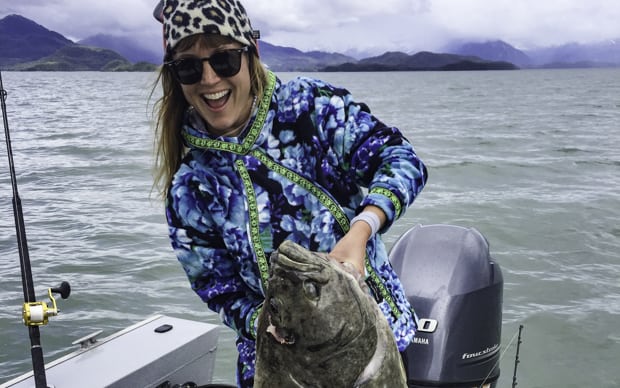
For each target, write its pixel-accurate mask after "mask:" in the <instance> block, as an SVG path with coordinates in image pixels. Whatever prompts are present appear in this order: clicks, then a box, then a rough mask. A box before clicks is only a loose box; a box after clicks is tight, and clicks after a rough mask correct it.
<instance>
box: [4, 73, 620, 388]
mask: <svg viewBox="0 0 620 388" xmlns="http://www.w3.org/2000/svg"><path fill="white" fill-rule="evenodd" d="M309 75H311V76H316V77H318V78H322V79H325V80H328V81H331V82H333V83H336V84H338V85H341V86H345V87H347V88H348V89H349V90H351V91H352V92H353V94H354V95H355V96H356V97H357V99H358V100H361V101H365V102H366V103H368V105H369V106H370V107H371V109H372V111H373V113H375V114H376V115H377V116H378V117H379V118H380V119H381V120H382V121H384V122H386V123H388V124H391V125H395V126H397V127H399V128H401V129H402V130H403V131H404V132H405V133H406V135H407V137H408V138H409V139H410V140H411V141H412V143H413V144H414V146H415V148H416V150H417V152H418V154H419V155H420V156H421V158H422V159H423V160H424V161H425V162H426V163H427V165H428V167H429V174H430V179H429V182H428V186H427V187H426V189H425V190H424V192H423V193H422V194H421V195H420V196H419V198H418V199H417V201H416V203H415V204H414V205H413V207H412V208H410V209H409V211H408V213H407V214H406V215H405V216H404V217H403V218H402V219H400V220H399V221H398V222H397V224H396V225H394V227H393V228H392V230H391V231H390V232H389V233H388V234H387V235H385V240H386V242H387V244H388V246H391V245H392V244H393V243H394V242H395V241H396V239H397V238H398V236H399V235H400V234H402V233H403V232H404V231H406V230H407V229H408V228H410V227H412V226H414V225H416V224H453V225H460V226H467V227H474V228H476V229H478V230H479V231H480V232H481V233H482V234H483V235H484V236H485V237H486V238H487V240H488V241H489V243H490V249H491V255H492V256H493V258H494V259H495V260H496V261H497V262H498V263H499V265H500V267H501V269H502V272H503V275H504V282H505V284H504V305H503V330H502V352H503V353H504V356H503V358H502V360H501V370H502V374H501V377H500V383H499V387H510V386H511V384H512V374H513V367H514V355H515V351H516V346H515V345H516V344H515V341H514V335H515V334H516V332H517V330H518V327H519V325H521V324H522V325H524V331H523V343H522V344H521V352H520V361H521V362H520V364H519V367H518V374H517V381H518V386H519V387H525V388H530V387H540V388H543V387H544V388H546V387H563V388H564V387H598V388H603V387H620V370H619V369H618V360H620V226H619V220H620V70H619V69H592V70H522V71H510V72H400V73H324V74H321V73H318V74H309ZM279 76H281V78H283V79H289V78H291V77H292V76H294V74H290V73H283V74H279ZM2 77H3V82H4V88H5V89H6V90H7V91H8V93H9V94H8V100H7V113H8V119H9V126H10V129H11V137H12V143H13V144H12V145H13V153H14V160H15V169H16V173H17V179H18V184H19V193H20V196H21V199H22V206H23V210H24V217H25V221H26V231H27V235H28V243H29V247H30V258H31V261H32V267H33V268H32V271H33V277H34V281H35V285H36V290H37V297H38V298H39V300H45V299H46V296H45V292H46V291H45V290H46V289H47V287H50V286H56V285H57V284H59V283H60V282H61V281H63V280H66V281H69V282H70V283H71V286H72V288H73V292H72V295H71V297H70V298H69V299H67V300H61V299H59V301H58V303H59V307H60V309H61V310H62V311H61V314H60V315H59V316H58V317H54V318H52V319H51V321H50V324H49V325H47V326H45V327H43V328H42V329H41V336H42V345H43V350H44V354H45V358H46V361H50V360H52V359H55V358H57V357H59V356H61V355H63V354H66V353H68V352H70V351H72V350H74V349H75V348H73V347H72V346H71V342H72V341H73V340H75V339H77V338H80V337H83V336H85V335H87V334H90V333H92V332H94V331H96V330H103V331H104V334H102V336H107V335H110V334H112V333H114V332H116V331H118V330H120V329H122V328H124V327H126V326H128V325H130V324H133V323H136V322H138V321H140V320H142V319H144V318H146V317H148V316H150V315H152V314H156V313H162V314H167V315H172V316H178V317H184V318H190V319H197V320H204V321H207V322H211V323H219V320H218V318H217V316H215V314H213V313H211V312H209V311H208V310H207V309H206V306H205V305H203V304H202V303H201V302H200V300H199V299H198V297H197V296H195V295H194V294H193V292H192V291H191V290H190V289H189V285H188V283H187V281H186V279H185V276H184V274H183V272H182V270H181V268H180V266H179V265H178V264H177V262H176V259H175V258H174V256H173V254H172V252H171V249H170V246H169V243H168V239H167V237H166V226H165V221H164V217H163V205H162V203H161V201H159V200H158V198H157V195H156V193H154V192H152V190H151V183H152V178H151V164H152V159H153V158H152V142H153V139H152V135H151V132H152V128H151V106H149V104H148V100H149V93H150V90H151V86H152V83H153V82H154V75H153V74H148V73H119V74H112V73H90V72H85V73H44V72H43V73H12V72H3V73H2ZM11 200H12V191H11V185H10V179H9V169H8V160H7V158H6V147H5V145H4V142H2V147H0V279H2V281H1V282H0V382H4V381H6V380H9V379H10V378H12V377H15V376H17V375H19V374H21V373H24V372H26V371H28V370H29V368H31V365H30V351H29V340H28V335H27V330H26V328H25V327H24V326H23V325H22V323H21V304H22V302H23V301H22V298H23V293H22V288H21V278H20V272H19V259H18V253H17V247H16V242H15V227H14V219H13V213H12V206H11ZM235 358H236V352H235V349H234V336H233V334H232V331H230V330H228V329H223V330H222V334H221V338H220V344H219V349H218V356H217V361H216V374H215V380H216V381H217V382H227V383H231V382H234V360H235Z"/></svg>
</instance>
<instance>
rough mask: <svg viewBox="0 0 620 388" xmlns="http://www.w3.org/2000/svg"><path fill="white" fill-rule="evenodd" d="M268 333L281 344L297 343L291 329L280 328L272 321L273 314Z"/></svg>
mask: <svg viewBox="0 0 620 388" xmlns="http://www.w3.org/2000/svg"><path fill="white" fill-rule="evenodd" d="M267 333H269V334H271V335H272V336H273V338H274V339H275V340H276V341H277V342H278V343H280V345H293V344H294V343H295V336H294V335H293V333H291V332H290V331H289V330H287V329H285V328H278V327H276V326H275V325H274V324H273V323H272V322H271V315H270V316H269V326H267Z"/></svg>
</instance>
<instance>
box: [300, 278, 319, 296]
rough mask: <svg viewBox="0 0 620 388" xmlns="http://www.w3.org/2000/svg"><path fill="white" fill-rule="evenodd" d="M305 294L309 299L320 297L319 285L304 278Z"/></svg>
mask: <svg viewBox="0 0 620 388" xmlns="http://www.w3.org/2000/svg"><path fill="white" fill-rule="evenodd" d="M303 287H304V294H305V295H306V297H307V298H309V299H319V296H320V295H319V291H320V290H319V286H318V285H317V284H316V283H314V282H312V281H309V280H304V285H303Z"/></svg>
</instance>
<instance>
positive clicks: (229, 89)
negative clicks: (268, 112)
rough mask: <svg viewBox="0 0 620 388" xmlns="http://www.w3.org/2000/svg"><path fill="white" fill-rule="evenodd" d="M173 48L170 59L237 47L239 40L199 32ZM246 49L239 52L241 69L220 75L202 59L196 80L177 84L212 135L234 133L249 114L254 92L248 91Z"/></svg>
mask: <svg viewBox="0 0 620 388" xmlns="http://www.w3.org/2000/svg"><path fill="white" fill-rule="evenodd" d="M179 46H181V49H179V50H177V51H176V52H175V55H174V59H175V60H178V59H183V58H187V57H198V58H206V57H211V56H212V55H213V54H215V53H217V52H220V51H223V50H229V49H238V48H241V44H239V43H237V42H235V41H233V40H231V39H227V38H223V37H205V36H204V35H203V36H201V38H200V39H198V40H196V41H195V43H193V44H192V45H191V46H189V47H187V48H184V47H182V45H179ZM248 55H249V54H248V53H247V52H244V53H242V54H241V69H240V70H239V73H237V74H235V75H234V76H232V77H220V76H219V75H218V74H217V73H216V72H215V71H214V70H213V68H212V67H211V65H210V64H209V62H208V61H204V62H203V63H202V66H203V72H202V78H201V79H200V81H198V82H196V83H194V84H189V85H186V84H181V88H182V90H183V95H184V96H185V99H186V100H187V102H188V103H189V104H190V105H191V106H193V107H194V109H195V110H196V112H197V113H198V114H199V115H200V116H201V117H202V119H203V120H204V121H205V122H206V123H207V128H208V130H209V132H210V133H211V134H212V135H214V136H237V135H238V134H239V133H240V132H241V131H242V130H243V128H244V127H245V125H246V123H247V121H248V120H249V118H250V113H251V112H250V111H251V109H252V102H253V100H254V96H253V95H252V93H251V92H250V88H251V84H250V71H249V66H248Z"/></svg>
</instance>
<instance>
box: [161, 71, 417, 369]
mask: <svg viewBox="0 0 620 388" xmlns="http://www.w3.org/2000/svg"><path fill="white" fill-rule="evenodd" d="M269 76H270V78H269V79H270V81H269V84H268V87H267V89H266V91H265V94H264V95H263V96H262V98H261V97H259V99H258V105H257V107H256V108H255V110H254V112H253V116H252V118H251V120H250V122H249V124H248V126H247V128H246V129H245V130H244V131H243V133H242V134H241V135H240V136H239V137H234V138H227V137H220V138H213V137H211V136H210V135H209V134H207V132H206V131H205V130H204V127H203V124H201V121H200V120H199V119H196V117H195V116H196V115H195V114H192V112H191V111H190V112H188V115H187V120H186V124H185V125H184V127H183V129H182V135H183V137H184V139H185V142H186V146H187V147H188V148H189V152H188V154H187V155H186V157H185V158H184V160H183V163H182V164H181V166H180V168H179V170H178V171H177V173H176V174H175V176H174V178H173V181H172V185H171V187H170V190H169V193H168V198H167V204H166V207H167V219H168V223H169V230H170V238H171V240H172V246H173V248H174V251H175V253H176V255H177V257H178V259H179V261H180V262H181V264H182V265H183V268H184V269H185V272H186V273H187V276H188V278H189V281H190V283H191V286H192V288H193V290H194V291H195V292H196V293H197V294H198V295H199V296H200V297H201V298H202V300H203V301H204V302H206V303H207V305H208V306H209V308H210V309H211V310H213V311H215V312H217V313H219V315H220V317H221V319H222V321H223V322H224V324H226V325H227V326H229V327H231V328H232V329H233V330H235V331H236V332H237V334H238V340H237V348H238V351H239V369H238V377H239V378H240V380H246V381H247V379H251V378H252V377H253V375H254V357H255V338H256V325H257V319H256V317H257V315H258V312H259V311H260V308H261V306H262V303H263V300H264V289H265V283H266V282H267V277H268V267H269V255H270V254H271V252H273V251H274V250H275V249H277V248H278V246H279V245H280V243H282V242H283V241H284V240H293V241H294V242H296V243H298V244H300V245H302V246H304V247H306V248H308V249H310V250H312V251H319V252H329V251H330V250H331V249H332V248H333V247H334V245H335V244H336V242H337V241H338V240H339V239H340V238H341V237H342V236H343V235H344V234H345V233H346V232H347V231H348V230H349V222H350V220H351V219H352V218H353V217H354V216H355V215H356V214H357V213H359V212H360V211H361V209H362V208H363V207H364V206H366V205H375V206H378V207H380V208H381V209H382V210H383V211H384V212H385V214H386V215H387V223H386V225H385V226H384V227H383V228H382V230H381V232H385V231H386V230H387V229H388V228H389V227H390V225H391V224H392V223H393V222H394V220H396V219H397V218H398V217H400V216H402V215H403V213H404V211H405V209H406V208H407V207H408V206H409V205H410V204H411V203H412V202H413V200H414V198H415V197H416V195H417V194H418V193H419V192H420V191H421V190H422V187H423V186H424V184H425V182H426V178H427V174H426V168H425V166H424V164H423V163H422V162H421V161H420V160H419V159H418V157H417V156H416V154H415V152H414V149H413V147H412V146H411V144H410V143H409V142H408V141H407V140H406V139H405V138H404V137H403V135H402V134H401V132H400V131H399V130H398V129H396V128H392V127H388V126H386V125H385V124H383V123H382V122H380V121H379V120H377V118H375V117H374V116H372V115H371V114H370V112H369V109H368V107H367V106H366V105H365V104H363V103H358V102H355V101H354V100H353V98H352V96H351V95H350V94H349V92H348V91H347V90H345V89H340V88H337V87H334V86H332V85H329V84H327V83H324V82H322V81H318V80H313V79H309V78H297V79H294V80H292V81H290V82H288V83H286V84H282V83H281V81H280V80H279V79H277V78H276V76H275V75H274V74H273V73H269ZM363 188H365V189H363ZM366 270H367V276H368V277H367V282H368V284H369V286H370V289H371V290H372V292H373V293H374V297H375V298H376V300H377V302H378V304H379V306H380V308H381V310H382V311H383V313H384V314H385V317H386V318H387V320H388V321H389V323H390V325H391V327H392V329H393V331H394V336H395V339H396V342H397V344H398V347H399V349H400V350H401V351H402V350H404V349H405V348H406V347H407V345H408V344H409V343H410V342H411V341H412V339H413V336H414V333H415V328H416V327H415V319H414V314H413V312H412V309H411V307H410V305H409V303H408V302H407V299H406V297H405V294H404V291H403V288H402V286H401V283H400V281H399V280H398V278H397V277H396V275H395V273H394V271H393V270H392V267H391V265H390V264H389V262H388V255H387V251H386V248H385V246H384V244H383V242H382V241H381V239H380V237H379V236H375V237H373V238H372V239H371V240H370V241H369V242H368V247H367V259H366Z"/></svg>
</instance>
